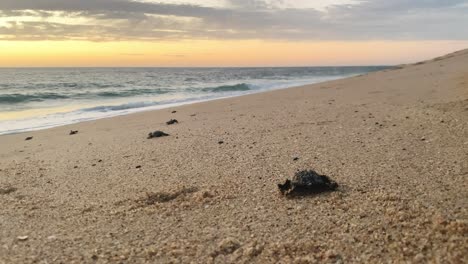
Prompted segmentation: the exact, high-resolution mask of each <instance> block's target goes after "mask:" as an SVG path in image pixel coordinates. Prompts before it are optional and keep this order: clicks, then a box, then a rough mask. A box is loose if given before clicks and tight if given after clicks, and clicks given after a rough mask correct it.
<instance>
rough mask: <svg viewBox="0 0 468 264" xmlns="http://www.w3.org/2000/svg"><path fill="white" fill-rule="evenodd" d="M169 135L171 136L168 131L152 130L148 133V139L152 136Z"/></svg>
mask: <svg viewBox="0 0 468 264" xmlns="http://www.w3.org/2000/svg"><path fill="white" fill-rule="evenodd" d="M167 136H169V134H166V133H164V132H162V131H159V130H157V131H154V132H150V133H149V134H148V139H150V138H158V137H167Z"/></svg>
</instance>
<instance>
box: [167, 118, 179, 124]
mask: <svg viewBox="0 0 468 264" xmlns="http://www.w3.org/2000/svg"><path fill="white" fill-rule="evenodd" d="M178 123H179V121H177V119H171V120H169V121H167V122H166V124H167V125H173V124H178Z"/></svg>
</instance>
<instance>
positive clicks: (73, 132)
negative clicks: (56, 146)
mask: <svg viewBox="0 0 468 264" xmlns="http://www.w3.org/2000/svg"><path fill="white" fill-rule="evenodd" d="M76 134H78V130H70V134H69V135H70V136H71V135H76Z"/></svg>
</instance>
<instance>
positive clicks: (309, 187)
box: [278, 170, 338, 195]
mask: <svg viewBox="0 0 468 264" xmlns="http://www.w3.org/2000/svg"><path fill="white" fill-rule="evenodd" d="M337 187H338V184H337V183H336V182H335V181H333V180H331V179H330V178H328V177H327V176H325V175H320V174H318V173H317V172H315V171H313V170H303V171H299V172H297V173H296V174H295V175H294V177H293V179H292V180H289V179H288V180H286V182H285V183H284V184H278V188H279V190H280V192H281V193H282V194H283V195H290V194H294V193H298V194H299V193H319V192H326V191H333V190H335V189H336V188H337Z"/></svg>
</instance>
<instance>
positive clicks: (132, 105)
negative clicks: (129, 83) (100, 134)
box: [79, 102, 159, 112]
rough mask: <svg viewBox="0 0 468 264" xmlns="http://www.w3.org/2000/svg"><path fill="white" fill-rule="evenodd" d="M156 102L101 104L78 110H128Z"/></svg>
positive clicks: (155, 103)
mask: <svg viewBox="0 0 468 264" xmlns="http://www.w3.org/2000/svg"><path fill="white" fill-rule="evenodd" d="M158 104H159V103H158V102H135V103H128V104H121V105H103V106H96V107H90V108H84V109H81V110H79V111H82V112H111V111H121V110H128V109H136V108H143V107H150V106H155V105H158Z"/></svg>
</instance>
